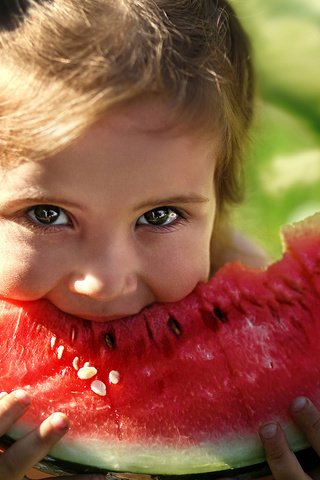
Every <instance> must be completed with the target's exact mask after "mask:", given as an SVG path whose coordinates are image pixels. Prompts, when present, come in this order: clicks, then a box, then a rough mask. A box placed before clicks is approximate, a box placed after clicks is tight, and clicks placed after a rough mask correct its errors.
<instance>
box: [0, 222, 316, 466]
mask: <svg viewBox="0 0 320 480" xmlns="http://www.w3.org/2000/svg"><path fill="white" fill-rule="evenodd" d="M283 235H284V242H285V246H286V252H285V254H284V256H283V258H282V259H281V260H280V261H279V262H277V263H275V264H273V265H271V266H270V267H269V268H268V269H266V270H257V269H249V268H247V267H244V266H242V265H241V264H240V263H233V264H228V265H226V266H225V267H223V268H222V269H221V270H220V271H219V272H218V273H217V274H216V275H215V277H214V278H213V279H212V280H210V281H209V282H208V283H207V284H199V285H198V286H197V288H196V289H195V290H194V292H193V293H192V294H190V295H189V296H188V297H186V298H185V299H183V300H182V301H180V302H177V303H172V304H165V305H164V304H162V305H153V306H151V307H149V308H146V309H144V310H143V311H142V312H141V313H140V314H138V315H135V316H132V317H128V318H124V319H121V320H117V321H114V322H109V323H104V324H101V323H94V322H89V321H86V320H82V319H79V318H76V317H73V316H70V315H67V314H65V313H63V312H61V311H59V310H57V309H56V308H55V307H54V306H52V305H51V304H49V303H48V302H46V301H37V302H25V303H22V302H13V301H12V302H9V301H7V300H2V301H0V311H1V314H0V323H1V330H0V331H1V333H0V338H1V343H0V359H1V367H2V368H1V373H0V389H1V391H2V390H5V391H11V390H13V389H15V388H24V389H25V390H27V391H28V392H29V393H30V395H31V396H32V399H33V406H32V408H31V409H30V410H29V411H28V413H27V414H26V415H25V416H24V417H23V419H22V420H21V422H20V423H19V425H18V426H17V427H15V428H14V429H13V430H12V431H11V435H12V437H13V438H17V437H19V436H21V434H22V433H23V432H25V431H26V430H30V429H31V428H33V427H34V426H35V425H37V424H38V423H39V421H40V420H41V419H43V418H45V417H46V416H48V415H49V414H51V413H52V412H54V411H57V410H59V411H63V412H65V413H66V414H67V415H68V416H69V418H70V421H71V429H70V432H69V433H68V434H67V436H66V437H65V439H64V440H63V441H62V442H60V443H59V445H58V446H57V447H56V448H54V449H53V451H52V456H54V457H55V458H57V459H61V460H67V461H70V462H75V463H79V464H83V465H89V466H95V467H98V468H101V469H104V470H110V471H129V472H139V473H151V474H174V475H179V474H186V473H203V472H215V471H222V470H227V469H230V468H237V467H242V466H246V465H253V464H255V463H259V462H261V461H262V460H263V452H262V449H261V446H260V442H259V439H258V435H257V430H258V427H259V425H260V424H261V423H263V422H265V421H270V420H278V421H280V422H281V423H282V425H283V426H284V428H285V429H286V431H287V434H288V437H289V440H290V443H291V446H292V448H293V449H294V450H299V449H301V448H304V447H305V446H306V442H305V440H304V439H303V437H302V436H301V435H300V434H299V433H298V432H297V430H296V429H295V428H294V426H293V425H292V422H291V421H290V419H289V417H288V415H287V409H288V405H289V403H290V401H291V400H292V399H293V398H294V397H295V396H299V395H307V396H309V397H310V398H311V399H312V400H313V401H314V402H315V403H316V404H317V405H318V406H320V340H319V338H320V214H317V215H314V216H313V217H311V218H310V219H307V220H305V221H304V222H301V223H299V224H296V225H294V226H291V227H287V228H286V229H284V231H283ZM93 368H95V369H96V373H95V370H94V369H93ZM88 375H92V377H91V378H79V376H80V377H83V376H88ZM99 382H100V383H99ZM104 389H105V390H104Z"/></svg>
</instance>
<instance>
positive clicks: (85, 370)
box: [77, 366, 98, 380]
mask: <svg viewBox="0 0 320 480" xmlns="http://www.w3.org/2000/svg"><path fill="white" fill-rule="evenodd" d="M97 371H98V370H97V369H96V368H94V367H86V366H85V367H82V368H80V369H79V370H78V373H77V375H78V377H79V378H81V380H88V378H92V377H94V376H95V375H97Z"/></svg>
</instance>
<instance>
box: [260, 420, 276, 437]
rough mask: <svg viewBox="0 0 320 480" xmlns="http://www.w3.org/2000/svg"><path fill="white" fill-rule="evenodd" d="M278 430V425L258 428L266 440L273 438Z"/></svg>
mask: <svg viewBox="0 0 320 480" xmlns="http://www.w3.org/2000/svg"><path fill="white" fill-rule="evenodd" d="M277 430H278V425H277V424H276V423H267V424H266V425H263V427H261V428H260V434H261V436H262V437H263V438H265V439H266V440H269V439H271V438H273V437H274V436H275V435H276V433H277Z"/></svg>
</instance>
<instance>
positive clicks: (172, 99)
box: [0, 0, 253, 209]
mask: <svg viewBox="0 0 320 480" xmlns="http://www.w3.org/2000/svg"><path fill="white" fill-rule="evenodd" d="M0 59H1V60H0V158H1V162H2V164H4V165H10V162H14V161H15V160H21V159H30V160H39V159H41V158H44V157H45V156H50V155H52V154H54V153H56V152H57V151H58V150H60V149H62V148H65V147H66V146H67V145H68V144H69V143H70V142H72V141H73V140H75V139H76V138H78V136H79V135H81V133H82V132H83V131H84V130H85V129H87V128H88V127H90V125H92V124H93V123H94V122H95V121H97V120H98V119H99V118H100V117H101V116H102V115H104V114H105V113H106V112H107V111H108V110H110V109H111V108H113V107H117V106H119V105H121V104H124V103H127V102H130V101H132V100H134V99H139V98H140V97H143V96H144V95H148V94H155V95H160V96H162V97H164V99H165V100H166V101H167V102H168V104H169V105H171V106H172V109H173V111H174V112H175V113H176V120H177V121H178V122H182V123H183V124H185V126H186V127H188V128H191V129H194V130H196V129H198V130H199V131H200V130H202V131H204V130H205V131H206V132H207V133H208V134H209V135H210V134H211V133H212V135H213V134H214V127H216V125H217V123H218V124H219V129H220V132H221V155H220V159H219V162H218V166H217V169H216V176H215V184H216V185H215V188H216V192H217V199H218V206H219V208H220V209H222V208H223V206H224V205H226V204H228V203H232V202H236V201H239V199H240V198H241V188H240V184H239V171H240V170H241V158H242V154H243V147H244V145H245V142H246V139H247V132H248V127H249V124H250V121H251V117H252V103H253V100H252V99H253V74H252V66H251V60H250V45H249V42H248V39H247V36H246V34H245V32H244V31H243V29H242V27H241V25H240V24H239V22H238V20H237V17H236V15H235V13H234V12H233V10H232V8H231V7H230V6H229V5H228V4H227V2H225V1H224V0H216V1H214V0H198V1H194V0H81V1H78V0H50V1H44V0H43V1H42V2H40V3H39V2H37V3H36V2H35V1H31V6H30V8H29V9H28V12H27V14H26V15H25V16H24V18H23V21H21V17H20V18H19V22H18V21H17V25H15V28H13V27H12V23H11V24H10V29H7V30H5V29H4V30H3V31H2V32H0Z"/></svg>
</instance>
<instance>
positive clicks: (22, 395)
mask: <svg viewBox="0 0 320 480" xmlns="http://www.w3.org/2000/svg"><path fill="white" fill-rule="evenodd" d="M14 396H15V397H16V399H17V400H19V402H20V403H21V404H22V405H23V406H25V407H27V406H28V405H30V403H31V400H30V397H29V395H28V394H27V393H26V392H25V391H24V390H16V391H15V392H14Z"/></svg>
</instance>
